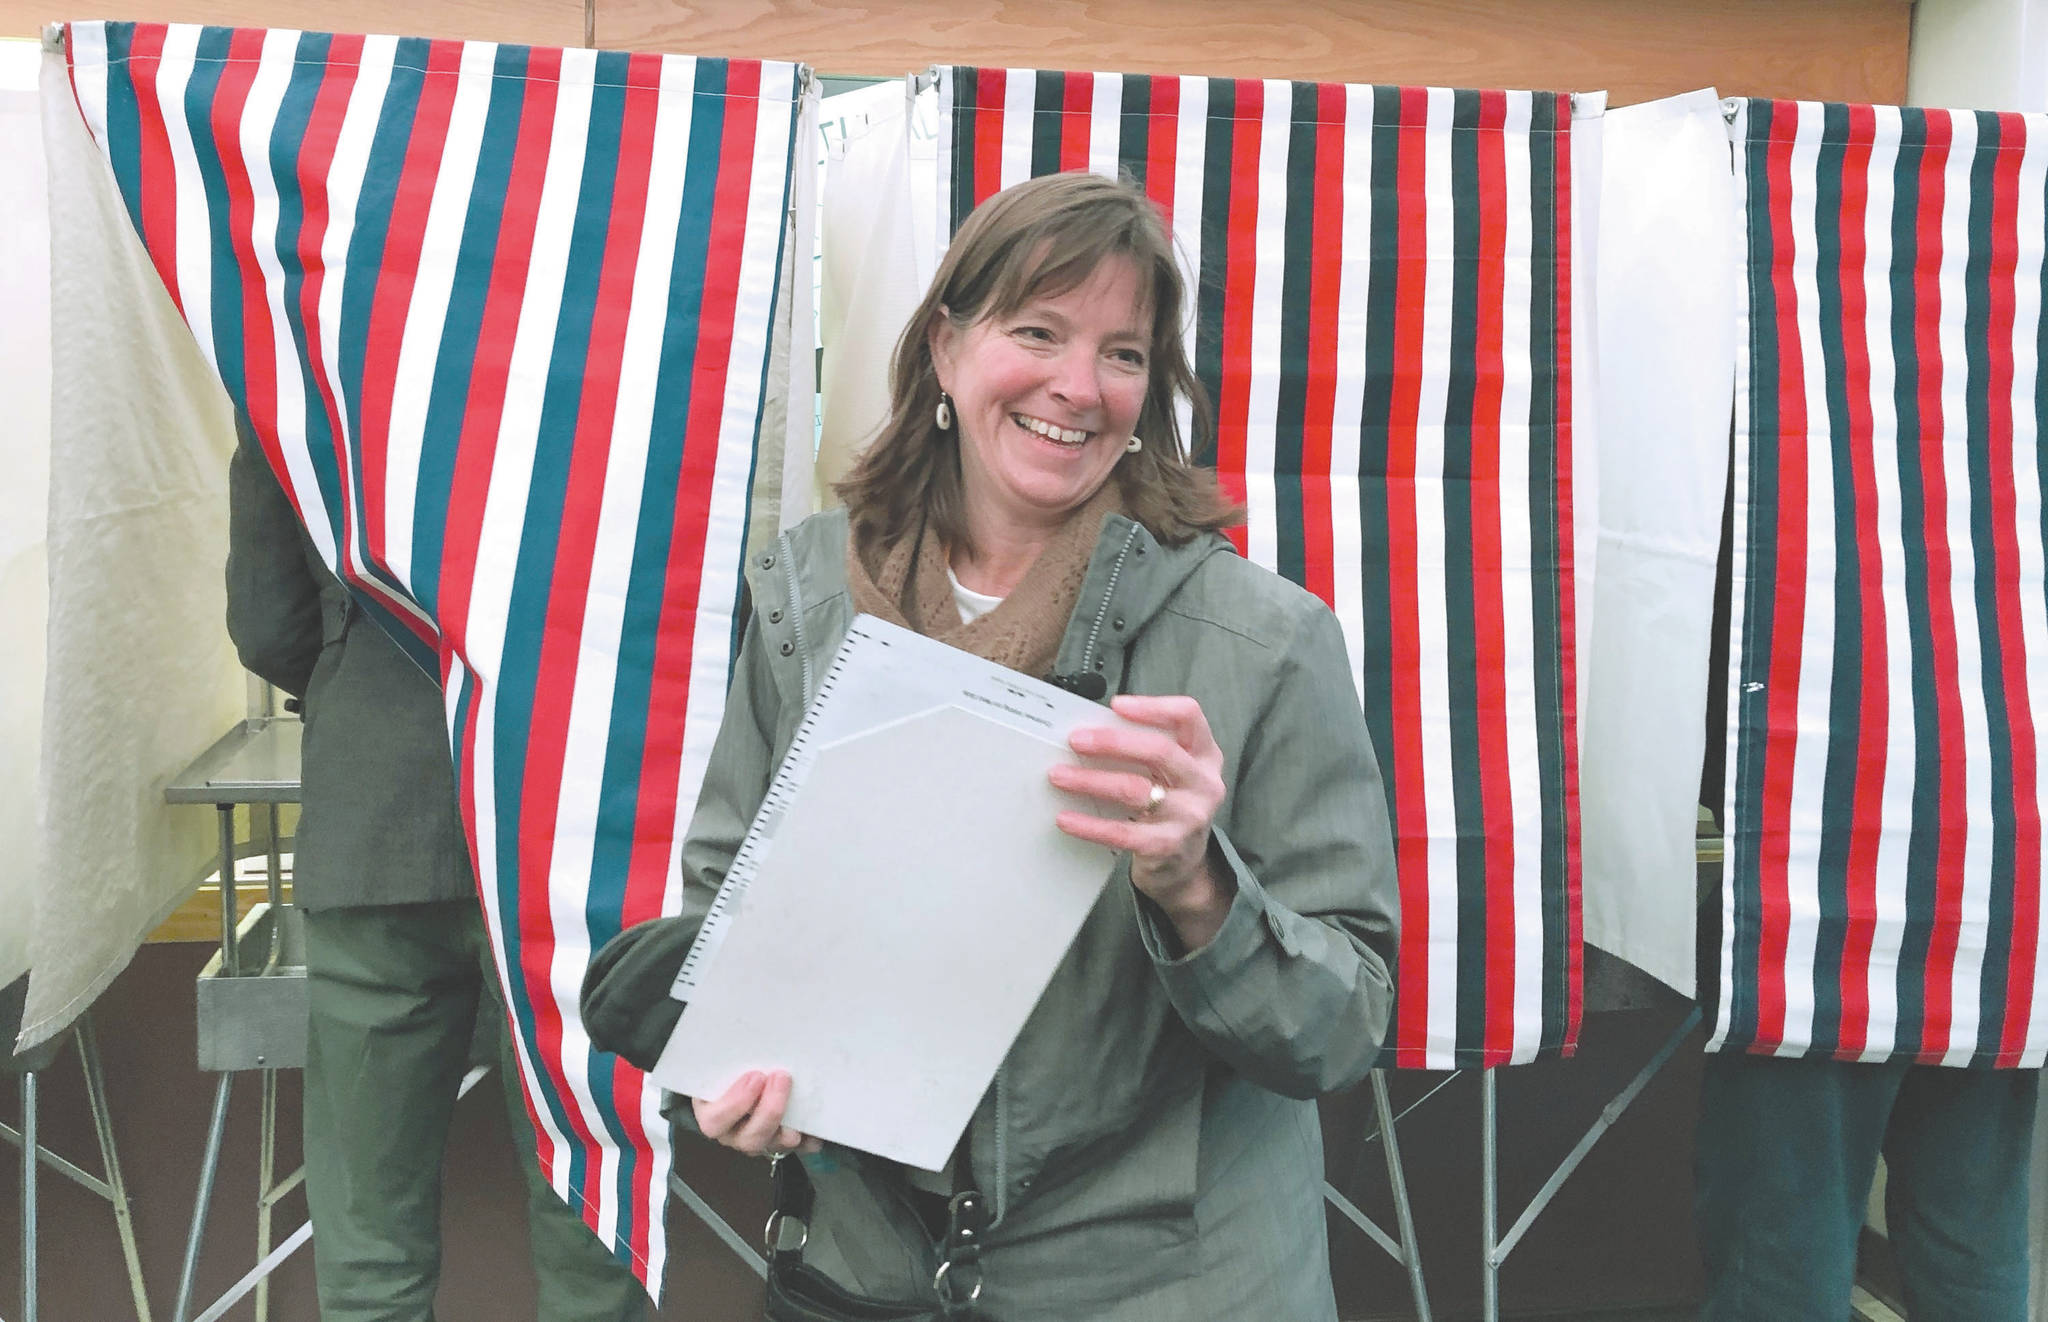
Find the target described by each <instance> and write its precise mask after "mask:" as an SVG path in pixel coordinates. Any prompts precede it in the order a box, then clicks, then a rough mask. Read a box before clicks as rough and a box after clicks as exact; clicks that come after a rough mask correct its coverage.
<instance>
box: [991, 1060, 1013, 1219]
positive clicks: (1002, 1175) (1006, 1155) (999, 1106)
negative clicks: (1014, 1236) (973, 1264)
mask: <svg viewBox="0 0 2048 1322" xmlns="http://www.w3.org/2000/svg"><path fill="white" fill-rule="evenodd" d="M1003 1093H1004V1088H1003V1067H1002V1066H1001V1065H998V1066H996V1214H995V1217H994V1219H992V1220H991V1221H990V1222H989V1223H988V1228H989V1229H990V1230H994V1229H995V1228H996V1227H997V1226H999V1225H1001V1224H1003V1214H1004V1212H1006V1211H1007V1210H1008V1209H1009V1204H1010V1145H1009V1143H1008V1141H1007V1139H1006V1138H1005V1135H1006V1134H1007V1133H1008V1132H1009V1125H1008V1122H1007V1121H1006V1119H1005V1118H1004V1116H1003V1112H1004V1111H1005V1110H1006V1109H1007V1108H1006V1107H1005V1106H1004V1104H1003Z"/></svg>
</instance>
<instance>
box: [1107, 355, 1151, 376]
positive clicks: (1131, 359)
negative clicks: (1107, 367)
mask: <svg viewBox="0 0 2048 1322" xmlns="http://www.w3.org/2000/svg"><path fill="white" fill-rule="evenodd" d="M1110 357H1111V358H1113V359H1115V360H1116V361H1117V362H1119V363H1121V364H1123V365H1124V366H1125V367H1129V368H1134V369H1135V370H1137V371H1140V372H1142V371H1144V370H1145V355H1144V354H1143V353H1141V352H1139V351H1138V350H1136V349H1118V350H1116V351H1114V352H1113V353H1111V354H1110Z"/></svg>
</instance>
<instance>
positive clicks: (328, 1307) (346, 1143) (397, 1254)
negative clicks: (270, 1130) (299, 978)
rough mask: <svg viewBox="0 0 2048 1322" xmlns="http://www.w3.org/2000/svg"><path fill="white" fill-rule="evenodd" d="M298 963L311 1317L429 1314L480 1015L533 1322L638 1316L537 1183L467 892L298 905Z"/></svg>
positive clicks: (417, 1318)
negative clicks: (314, 1306)
mask: <svg viewBox="0 0 2048 1322" xmlns="http://www.w3.org/2000/svg"><path fill="white" fill-rule="evenodd" d="M306 964H307V974H308V982H309V986H308V992H309V1001H310V1014H309V1022H308V1024H307V1041H306V1077H305V1088H306V1115H305V1127H306V1133H305V1150H306V1201H307V1205H308V1207H309V1208H310V1210H311V1214H312V1218H313V1262H314V1272H315V1275H316V1277H317V1279H318V1283H319V1292H320V1316H321V1317H322V1319H324V1322H373V1320H374V1322H431V1319H432V1318H433V1316H434V1288H435V1285H436V1283H437V1281H438V1280H439V1277H440V1270H441V1157H442V1150H443V1149H444V1148H445V1147H446V1146H447V1140H448V1128H449V1123H450V1120H451V1118H452V1116H453V1113H454V1109H455V1093H456V1088H457V1087H458V1086H459V1085H460V1083H461V1081H462V1076H463V1074H464V1072H465V1071H466V1070H467V1069H468V1062H469V1046H470V1035H471V1026H472V1024H473V1023H475V1022H476V1021H477V1019H478V1018H479V1016H481V1017H482V1018H483V1020H484V1022H485V1025H486V1027H487V1028H488V1027H491V1026H495V1027H496V1029H497V1031H496V1033H495V1037H496V1040H497V1043H498V1048H499V1055H500V1060H499V1065H498V1069H497V1073H498V1076H499V1079H500V1080H501V1081H502V1084H503V1087H504V1091H505V1096H506V1101H507V1109H508V1110H509V1112H510V1114H511V1119H512V1134H513V1138H514V1141H515V1142H517V1143H518V1144H519V1145H520V1148H521V1152H520V1165H521V1168H522V1169H523V1170H524V1171H525V1174H526V1184H527V1221H528V1224H529V1228H530V1231H531V1237H532V1246H533V1264H534V1270H535V1273H536V1274H537V1276H538V1277H539V1299H540V1309H539V1316H540V1319H541V1322H643V1320H644V1319H645V1318H646V1317H647V1316H648V1303H647V1296H646V1294H645V1293H644V1292H643V1291H642V1290H641V1288H640V1285H639V1283H638V1282H637V1281H635V1280H634V1279H633V1276H632V1273H630V1272H629V1271H627V1270H626V1268H625V1267H623V1266H621V1265H620V1264H619V1263H618V1262H617V1261H616V1260H615V1259H613V1257H612V1256H611V1254H610V1253H608V1252H606V1250H605V1248H604V1246H603V1245H602V1244H600V1243H599V1242H598V1238H597V1236H596V1235H595V1234H593V1233H591V1231H590V1230H589V1229H588V1228H586V1227H585V1226H584V1224H583V1223H582V1221H581V1220H579V1219H578V1218H577V1217H576V1215H575V1214H574V1213H572V1212H571V1211H570V1210H569V1209H568V1207H567V1206H566V1205H564V1204H563V1202H562V1201H561V1200H560V1199H559V1198H557V1197H555V1195H554V1193H553V1191H551V1190H550V1189H549V1188H548V1187H547V1185H546V1184H545V1183H544V1182H542V1180H541V1178H540V1171H539V1167H538V1165H537V1163H536V1161H535V1158H534V1146H533V1128H532V1124H531V1122H530V1121H529V1120H528V1119H527V1115H526V1108H525V1105H524V1103H523V1102H521V1100H520V1097H519V1085H518V1082H517V1078H518V1075H517V1070H516V1067H515V1066H514V1065H513V1063H512V1055H511V1045H510V1042H509V1039H508V1037H507V1034H506V1033H505V1031H504V1028H503V1025H504V1022H505V1016H504V1012H503V1011H502V1010H501V1009H500V1008H499V1001H498V995H497V983H496V977H495V975H494V973H493V972H492V963H491V953H490V943H489V940H488V938H487V936H486V935H485V931H484V923H483V915H482V913H481V912H480V911H479V910H478V908H477V905H476V903H475V902H474V901H469V900H461V901H452V902H446V903H433V904H405V905H378V906H371V907H363V908H347V909H323V910H318V911H314V912H311V913H308V914H307V915H306ZM487 1040H488V1039H487Z"/></svg>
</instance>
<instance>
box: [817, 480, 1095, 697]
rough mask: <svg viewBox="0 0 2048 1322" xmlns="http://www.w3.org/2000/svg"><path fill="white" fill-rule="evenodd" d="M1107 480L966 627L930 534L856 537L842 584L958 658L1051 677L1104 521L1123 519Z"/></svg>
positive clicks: (860, 606)
mask: <svg viewBox="0 0 2048 1322" xmlns="http://www.w3.org/2000/svg"><path fill="white" fill-rule="evenodd" d="M1123 507H1124V505H1123V498H1122V493H1121V492H1120V491H1119V490H1118V489H1117V483H1116V479H1115V478H1114V477H1112V478H1111V479H1110V480H1109V481H1107V482H1104V483H1103V484H1102V488H1101V490H1099V491H1097V492H1096V493H1095V495H1094V496H1092V497H1090V498H1089V500H1088V502H1087V503H1086V504H1085V505H1082V506H1081V507H1080V508H1079V509H1077V510H1075V511H1074V512H1073V513H1072V514H1071V515H1069V516H1068V517H1067V521H1066V522H1065V523H1063V524H1061V525H1060V527H1059V530H1058V531H1057V532H1055V533H1054V534H1053V538H1052V540H1051V541H1050V542H1048V543H1046V547H1045V549H1044V550H1043V551H1041V552H1040V553H1039V556H1038V559H1037V560H1035V561H1034V562H1032V565H1031V568H1030V570H1029V571H1027V572H1026V573H1025V575H1024V579H1023V581H1022V582H1020V583H1018V584H1017V586H1016V587H1015V588H1013V589H1012V590H1011V592H1010V595H1008V596H1007V597H1004V598H1003V600H1002V604H1001V605H999V606H997V607H996V608H995V609H994V610H992V611H990V612H989V613H988V614H986V615H984V616H982V617H981V618H980V619H978V620H975V621H974V622H973V623H971V624H962V623H961V622H960V608H959V606H958V605H957V604H955V602H954V600H953V585H952V584H951V583H949V582H947V581H946V548H945V547H943V546H941V545H940V544H939V538H938V537H937V535H936V534H934V533H933V532H932V531H931V529H930V528H924V529H922V530H921V531H920V532H919V534H918V535H917V536H915V537H903V538H900V539H898V540H897V541H896V542H895V543H893V544H891V545H887V546H884V545H880V544H876V543H873V541H872V539H870V538H862V537H860V536H858V535H856V536H854V537H852V538H849V539H848V541H847V547H846V582H847V586H848V588H849V589H850V590H851V591H852V593H853V604H854V609H856V610H859V611H862V612H864V613H866V614H869V615H878V616H880V617H881V618H882V619H885V620H887V621H889V622H890V623H891V624H898V625H901V626H903V627H904V628H906V629H915V630H916V631H917V632H919V633H921V634H923V635H924V636H925V637H927V638H931V639H935V640H937V641H939V642H942V643H945V644H947V645H948V646H952V647H957V648H959V649H960V650H961V651H963V652H972V653H974V654H975V655H976V656H979V657H982V658H984V659H986V660H989V661H993V662H995V663H996V664H997V665H1001V666H1008V667H1009V668H1010V669H1012V670H1016V671H1021V672H1022V673H1024V674H1026V675H1031V676H1033V677H1042V676H1044V675H1045V674H1046V673H1047V672H1048V671H1050V670H1051V669H1052V663H1053V660H1054V658H1055V657H1056V656H1057V655H1058V654H1059V650H1060V639H1061V637H1062V636H1063V635H1064V634H1065V633H1066V629H1067V619H1068V617H1069V616H1071V615H1072V614H1073V613H1074V603H1075V602H1077V601H1079V600H1080V597H1081V581H1082V580H1083V579H1084V578H1086V577H1087V574H1088V561H1089V559H1090V558H1091V557H1092V556H1093V555H1094V552H1095V542H1096V539H1097V538H1098V537H1099V536H1100V535H1101V533H1102V521H1103V520H1104V519H1105V518H1107V517H1108V516H1109V515H1111V514H1120V513H1122V512H1123Z"/></svg>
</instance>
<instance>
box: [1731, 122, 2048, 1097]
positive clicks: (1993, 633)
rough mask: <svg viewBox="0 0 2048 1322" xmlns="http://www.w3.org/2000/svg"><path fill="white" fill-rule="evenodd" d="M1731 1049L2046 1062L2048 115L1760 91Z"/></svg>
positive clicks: (1747, 130)
mask: <svg viewBox="0 0 2048 1322" xmlns="http://www.w3.org/2000/svg"><path fill="white" fill-rule="evenodd" d="M1738 127H1739V130H1740V134H1739V137H1740V144H1741V156H1740V171H1739V172H1740V176H1741V187H1742V190H1743V197H1744V206H1745V213H1746V217H1747V233H1748V277H1747V289H1748V298H1747V307H1748V310H1747V321H1746V325H1745V327H1744V330H1745V335H1746V342H1747V353H1746V354H1745V355H1744V358H1743V365H1742V370H1741V374H1740V378H1739V380H1738V384H1737V397H1736V424H1737V437H1736V447H1735V462H1736V470H1735V493H1736V510H1735V518H1736V520H1737V523H1736V526H1737V528H1738V529H1739V530H1740V535H1739V536H1738V537H1737V538H1736V542H1735V557H1736V558H1735V565H1734V573H1735V583H1736V585H1737V592H1736V594H1735V601H1734V625H1733V627H1734V633H1733V635H1732V636H1733V639H1734V646H1733V648H1732V665H1731V672H1730V685H1731V687H1730V694H1729V711H1730V713H1731V715H1732V717H1733V719H1731V721H1730V723H1729V726H1730V728H1729V736H1728V739H1729V745H1728V749H1729V760H1728V765H1729V768H1730V776H1729V793H1728V802H1727V810H1728V818H1727V821H1728V852H1727V875H1728V881H1727V885H1726V887H1725V889H1724V894H1723V897H1722V913H1721V942H1720V988H1721V994H1720V1009H1719V1013H1718V1016H1717V1019H1716V1023H1715V1025H1714V1033H1713V1039H1712V1042H1711V1044H1710V1045H1712V1046H1714V1047H1727V1048H1740V1049H1744V1050H1748V1051H1752V1052H1759V1053H1774V1054H1778V1055H1818V1056H1832V1057H1835V1058H1838V1059H1843V1060H1863V1061H1873V1060H1885V1059H1892V1058H1897V1059H1907V1060H1914V1061H1918V1062H1922V1063H1927V1064H1941V1065H1959V1066H1961V1065H1977V1066H2029V1067H2031V1066H2038V1065H2040V1064H2041V1063H2042V1061H2043V1058H2044V1055H2048V1013H2044V1009H2048V1007H2044V1002H2043V997H2044V994H2048V979H2044V978H2043V977H2042V976H2041V968H2040V962H2041V956H2042V948H2041V942H2040V912H2041V846H2042V840H2041V794H2042V784H2041V772H2040V766H2039V762H2040V746H2039V740H2038V738H2037V735H2036V733H2035V732H2036V730H2037V729H2038V728H2039V727H2040V725H2041V723H2042V719H2043V717H2044V716H2048V711H2044V710H2043V703H2044V702H2048V603H2044V598H2043V572H2042V562H2043V548H2044V544H2048V524H2044V513H2043V506H2042V500H2041V493H2042V488H2043V483H2044V479H2048V467H2044V465H2048V452H2044V451H2043V450H2042V447H2041V421H2042V418H2043V416H2044V411H2048V378H2044V376H2043V374H2042V370H2041V367H2042V364H2041V346H2042V343H2043V340H2042V336H2043V331H2044V324H2043V320H2042V300H2043V289H2044V281H2048V268H2044V265H2043V260H2042V254H2043V237H2044V231H2048V217H2044V209H2043V195H2044V185H2048V117H2043V116H2040V115H2027V116H2021V115H2000V114H1990V113H1971V112H1967V111H1958V112H1947V111H1933V110H1915V109H1898V108H1894V107H1888V106H1863V105H1855V106H1851V105H1823V104H1819V103H1811V102H1790V101H1751V102H1749V103H1747V105H1746V106H1745V107H1744V109H1743V113H1742V116H1741V118H1740V119H1739V120H1738Z"/></svg>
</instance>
